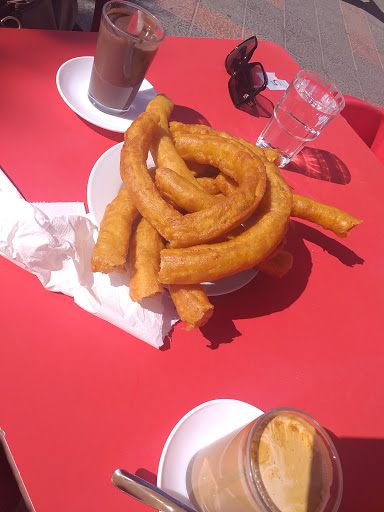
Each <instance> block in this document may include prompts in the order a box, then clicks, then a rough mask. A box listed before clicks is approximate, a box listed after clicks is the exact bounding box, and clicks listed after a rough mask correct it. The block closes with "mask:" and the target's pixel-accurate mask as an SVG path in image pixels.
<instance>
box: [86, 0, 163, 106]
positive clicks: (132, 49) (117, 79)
mask: <svg viewBox="0 0 384 512" xmlns="http://www.w3.org/2000/svg"><path fill="white" fill-rule="evenodd" d="M163 39H164V29H163V27H162V25H161V23H160V21H159V20H158V19H157V18H156V17H155V16H153V15H152V14H151V13H150V12H148V11H147V10H145V9H143V8H141V7H139V6H138V5H135V4H132V3H130V2H126V1H122V0H117V1H110V2H107V3H106V4H105V5H104V6H103V10H102V15H101V21H100V28H99V34H98V38H97V44H96V51H95V58H94V62H93V67H92V73H91V79H90V83H89V90H88V98H89V100H90V101H91V103H92V104H93V105H94V106H95V107H97V108H98V109H100V110H102V111H103V112H106V113H108V114H114V115H121V114H125V113H126V112H127V111H128V109H129V107H130V106H131V104H132V102H133V100H134V99H135V96H136V94H137V93H138V91H139V89H140V86H141V84H142V82H143V80H144V77H145V75H146V73H147V71H148V68H149V66H150V65H151V63H152V61H153V59H154V57H155V55H156V53H157V50H158V48H159V46H160V43H161V41H162V40H163Z"/></svg>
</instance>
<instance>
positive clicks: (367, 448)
mask: <svg viewBox="0 0 384 512" xmlns="http://www.w3.org/2000/svg"><path fill="white" fill-rule="evenodd" d="M327 432H328V434H329V436H330V438H331V439H332V441H333V443H334V445H335V446H336V450H337V452H338V454H339V456H340V461H341V467H342V471H343V482H344V491H343V497H342V500H341V506H340V508H339V512H360V511H362V510H369V511H370V512H381V511H382V510H383V489H382V487H383V484H382V473H381V469H380V468H381V466H382V461H383V460H384V439H377V438H373V439H360V438H347V437H344V438H343V437H342V438H338V437H336V436H335V434H333V433H332V432H330V431H329V430H327Z"/></svg>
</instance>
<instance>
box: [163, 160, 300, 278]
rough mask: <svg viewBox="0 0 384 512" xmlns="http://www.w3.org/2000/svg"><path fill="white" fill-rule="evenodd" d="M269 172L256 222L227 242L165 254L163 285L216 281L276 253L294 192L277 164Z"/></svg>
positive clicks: (270, 166) (168, 250)
mask: <svg viewBox="0 0 384 512" xmlns="http://www.w3.org/2000/svg"><path fill="white" fill-rule="evenodd" d="M266 171H267V176H268V180H267V189H266V192H265V194H264V197H263V199H262V201H261V203H260V205H259V208H258V210H257V212H256V219H255V220H254V222H253V223H252V224H251V225H250V226H249V227H248V228H246V229H245V230H244V232H243V233H242V234H240V235H239V236H237V237H235V238H233V239H231V240H229V241H226V242H221V243H217V244H204V245H198V246H194V247H187V248H182V249H164V250H162V251H161V254H160V257H161V261H160V274H159V280H160V281H161V282H162V283H166V284H169V283H176V284H193V283H202V282H204V281H215V280H216V279H220V278H221V277H226V276H229V275H232V274H235V273H237V272H241V271H242V270H246V269H248V268H251V267H254V266H256V265H257V264H258V263H260V262H261V261H263V260H265V259H267V258H268V256H269V255H271V254H272V253H273V251H274V250H275V249H276V247H277V246H278V245H279V244H280V242H281V240H282V239H283V238H284V236H285V234H286V231H287V228H288V222H289V216H290V213H291V209H292V192H291V189H290V187H289V186H288V185H287V184H286V183H285V181H284V179H283V177H282V176H281V173H280V171H279V169H278V168H277V167H276V166H275V165H274V164H272V163H269V162H268V163H267V164H266Z"/></svg>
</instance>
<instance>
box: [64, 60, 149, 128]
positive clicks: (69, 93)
mask: <svg viewBox="0 0 384 512" xmlns="http://www.w3.org/2000/svg"><path fill="white" fill-rule="evenodd" d="M92 66H93V57H88V56H84V57H76V58H74V59H71V60H68V61H67V62H64V64H62V65H61V66H60V68H59V70H58V71H57V74H56V85H57V89H58V91H59V93H60V96H61V97H62V98H63V100H64V101H65V103H66V104H67V105H68V107H69V108H71V109H72V110H73V111H74V112H75V113H76V114H77V115H78V116H80V117H82V118H83V119H85V120H86V121H88V122H89V123H92V124H94V125H95V126H99V127H100V128H104V129H106V130H110V131H112V132H118V133H124V132H125V131H126V129H127V128H128V127H129V126H130V125H131V124H132V121H133V120H134V119H136V117H137V116H138V115H139V114H140V113H141V112H143V111H144V110H145V108H146V106H147V104H148V103H149V102H150V101H151V100H152V99H153V98H154V97H155V96H156V91H155V89H154V88H153V86H152V85H151V84H150V83H149V82H148V80H145V79H144V80H143V83H142V84H141V87H140V89H139V92H138V93H137V95H136V97H135V99H134V101H133V103H132V105H131V107H130V109H129V110H128V112H127V113H126V114H123V115H121V116H114V115H111V114H107V113H105V112H102V111H101V110H99V109H97V108H96V107H95V106H94V105H92V103H91V102H90V101H89V99H88V87H89V80H90V77H91V71H92Z"/></svg>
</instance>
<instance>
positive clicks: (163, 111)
mask: <svg viewBox="0 0 384 512" xmlns="http://www.w3.org/2000/svg"><path fill="white" fill-rule="evenodd" d="M173 107H174V105H173V102H172V101H171V100H170V99H169V98H168V97H167V96H166V95H165V94H158V95H157V96H155V98H154V99H153V100H152V101H150V102H149V103H148V105H147V108H146V111H147V112H152V113H154V114H156V115H158V116H159V130H158V131H157V132H155V134H154V136H153V138H152V141H151V145H150V151H151V154H152V156H153V159H154V161H155V163H156V166H157V167H167V168H168V169H172V170H173V171H174V172H176V173H177V174H179V175H180V176H183V177H184V178H185V179H186V180H188V181H190V182H191V183H193V184H194V185H195V186H196V187H198V188H202V187H201V185H199V182H198V181H196V178H195V177H194V174H193V173H192V172H191V171H190V170H189V169H188V167H187V164H186V163H185V162H184V160H183V159H182V158H181V156H180V155H179V154H178V153H177V151H176V149H175V146H174V145H173V142H172V137H171V135H170V131H169V126H168V120H169V116H170V115H171V113H172V110H173Z"/></svg>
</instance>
